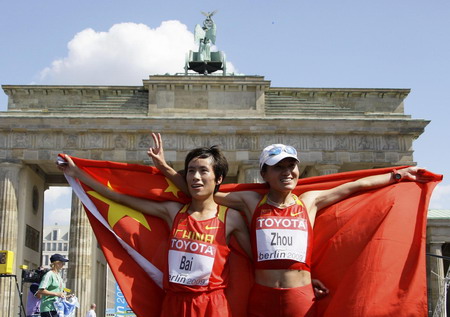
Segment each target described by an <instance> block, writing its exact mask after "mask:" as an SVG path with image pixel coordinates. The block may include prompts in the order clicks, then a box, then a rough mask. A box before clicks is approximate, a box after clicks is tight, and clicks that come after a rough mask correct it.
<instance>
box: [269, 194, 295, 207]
mask: <svg viewBox="0 0 450 317" xmlns="http://www.w3.org/2000/svg"><path fill="white" fill-rule="evenodd" d="M267 203H268V204H269V205H272V206H274V207H277V208H280V209H283V208H287V207H289V206H292V205H294V204H295V199H294V200H292V201H290V202H288V203H281V204H280V203H277V202H274V201H273V200H272V199H270V198H269V195H267Z"/></svg>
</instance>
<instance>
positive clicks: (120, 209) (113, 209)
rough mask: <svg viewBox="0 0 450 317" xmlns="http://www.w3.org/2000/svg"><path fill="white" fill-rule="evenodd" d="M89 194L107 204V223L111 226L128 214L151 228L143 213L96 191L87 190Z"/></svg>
mask: <svg viewBox="0 0 450 317" xmlns="http://www.w3.org/2000/svg"><path fill="white" fill-rule="evenodd" d="M87 193H88V194H89V195H91V196H93V197H95V198H97V199H99V200H101V201H103V202H104V203H105V204H107V205H109V208H108V223H109V225H110V226H111V228H114V225H115V224H116V223H117V222H118V221H119V220H120V219H122V218H123V217H125V216H128V217H131V218H133V219H134V220H136V221H137V222H139V223H140V224H141V225H143V226H144V227H145V228H147V229H148V230H149V231H151V230H152V229H151V228H150V225H149V224H148V222H147V219H146V218H145V216H144V214H143V213H141V212H139V211H137V210H134V209H131V208H129V207H127V206H124V205H121V204H118V203H116V202H115V201H112V200H110V199H108V198H106V197H103V196H102V195H100V194H99V193H97V192H94V191H88V192H87Z"/></svg>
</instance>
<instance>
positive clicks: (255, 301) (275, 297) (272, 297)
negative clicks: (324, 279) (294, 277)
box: [248, 283, 315, 317]
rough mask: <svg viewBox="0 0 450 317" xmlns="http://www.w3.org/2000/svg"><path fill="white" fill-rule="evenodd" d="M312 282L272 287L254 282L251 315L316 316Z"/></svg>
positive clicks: (273, 316)
mask: <svg viewBox="0 0 450 317" xmlns="http://www.w3.org/2000/svg"><path fill="white" fill-rule="evenodd" d="M314 300H315V297H314V290H313V287H312V284H309V285H305V286H301V287H295V288H272V287H267V286H263V285H260V284H256V283H255V284H254V286H253V288H252V290H251V292H250V299H249V303H248V316H249V317H269V316H270V317H294V316H295V317H303V316H308V317H311V316H315V310H314V306H313V304H314Z"/></svg>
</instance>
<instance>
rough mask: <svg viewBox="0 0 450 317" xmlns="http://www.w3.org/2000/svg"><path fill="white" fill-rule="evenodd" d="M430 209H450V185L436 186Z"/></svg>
mask: <svg viewBox="0 0 450 317" xmlns="http://www.w3.org/2000/svg"><path fill="white" fill-rule="evenodd" d="M430 209H450V185H443V184H439V185H437V186H436V188H435V189H434V191H433V195H432V196H431V201H430Z"/></svg>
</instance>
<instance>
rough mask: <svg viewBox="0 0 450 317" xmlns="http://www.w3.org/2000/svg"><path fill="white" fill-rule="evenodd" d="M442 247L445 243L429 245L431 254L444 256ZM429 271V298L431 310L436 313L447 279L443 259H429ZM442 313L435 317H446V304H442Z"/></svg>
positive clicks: (431, 257) (432, 257)
mask: <svg viewBox="0 0 450 317" xmlns="http://www.w3.org/2000/svg"><path fill="white" fill-rule="evenodd" d="M442 245H443V242H431V243H430V244H429V246H430V254H433V255H438V256H442ZM428 263H429V266H430V267H429V271H430V281H429V286H430V296H429V305H430V308H431V310H432V311H433V312H434V311H435V309H436V305H437V303H438V301H439V299H440V298H441V296H442V295H443V294H444V287H445V284H444V282H445V281H444V278H445V272H444V261H443V259H442V258H437V257H434V256H430V257H429V262H428ZM442 305H443V306H442V307H441V312H440V314H438V315H433V316H439V317H446V316H447V314H446V312H445V311H446V303H445V302H444V303H442Z"/></svg>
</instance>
